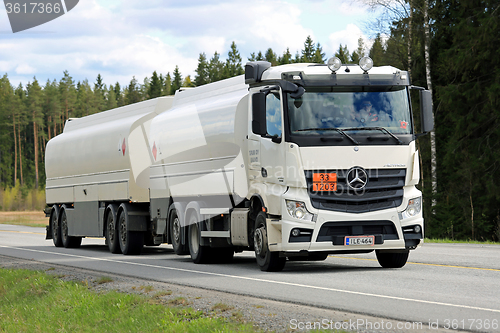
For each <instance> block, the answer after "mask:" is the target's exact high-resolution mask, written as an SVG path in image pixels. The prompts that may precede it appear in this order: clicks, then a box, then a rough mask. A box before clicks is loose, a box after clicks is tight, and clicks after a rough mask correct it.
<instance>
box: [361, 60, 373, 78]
mask: <svg viewBox="0 0 500 333" xmlns="http://www.w3.org/2000/svg"><path fill="white" fill-rule="evenodd" d="M359 67H361V69H362V70H363V71H364V72H365V74H366V73H368V71H369V70H370V69H372V67H373V60H372V58H370V57H363V58H361V59H359Z"/></svg>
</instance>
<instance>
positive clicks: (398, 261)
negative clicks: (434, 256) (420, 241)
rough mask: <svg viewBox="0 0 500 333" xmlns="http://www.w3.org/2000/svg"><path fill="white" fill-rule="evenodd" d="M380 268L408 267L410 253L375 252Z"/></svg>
mask: <svg viewBox="0 0 500 333" xmlns="http://www.w3.org/2000/svg"><path fill="white" fill-rule="evenodd" d="M375 253H376V255H377V260H378V263H379V264H380V266H382V267H384V268H401V267H403V266H404V265H406V261H407V260H408V255H409V251H406V252H380V251H376V252H375Z"/></svg>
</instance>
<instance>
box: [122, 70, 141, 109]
mask: <svg viewBox="0 0 500 333" xmlns="http://www.w3.org/2000/svg"><path fill="white" fill-rule="evenodd" d="M140 101H141V93H140V90H139V86H138V84H137V80H136V78H135V76H133V77H132V80H130V83H129V85H128V87H127V88H126V89H125V104H126V105H129V104H133V103H137V102H140Z"/></svg>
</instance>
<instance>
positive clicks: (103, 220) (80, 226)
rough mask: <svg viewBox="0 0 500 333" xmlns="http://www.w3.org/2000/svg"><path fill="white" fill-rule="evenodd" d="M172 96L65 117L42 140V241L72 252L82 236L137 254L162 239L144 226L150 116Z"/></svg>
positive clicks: (165, 106) (146, 220)
mask: <svg viewBox="0 0 500 333" xmlns="http://www.w3.org/2000/svg"><path fill="white" fill-rule="evenodd" d="M172 101H173V97H159V98H156V99H152V100H148V101H144V102H140V103H137V104H133V105H128V106H124V107H120V108H117V109H113V110H109V111H105V112H101V113H97V114H93V115H90V116H86V117H83V118H78V119H69V120H68V121H67V122H66V124H65V126H64V130H63V133H61V134H60V135H58V136H56V137H54V138H53V139H51V140H50V141H49V142H48V143H47V147H46V155H45V170H46V176H47V183H46V202H47V206H48V207H47V208H46V210H45V213H46V215H48V216H50V223H49V225H48V226H47V239H52V240H53V242H54V245H55V246H57V247H60V246H64V247H78V246H80V243H81V240H82V237H87V236H89V237H90V236H92V237H106V243H107V245H108V246H109V249H110V251H111V252H113V253H119V252H122V253H124V254H133V253H139V252H140V251H141V249H142V246H143V244H144V243H146V245H155V244H160V243H161V242H163V238H162V237H161V235H160V236H157V235H156V234H154V231H155V230H153V229H151V228H152V226H151V225H150V223H149V222H150V221H149V190H148V187H149V186H148V182H149V174H148V173H149V163H150V158H149V156H148V152H149V149H148V148H147V144H148V139H147V133H148V130H149V124H150V122H151V119H152V118H153V117H154V116H156V115H158V114H160V113H161V112H164V111H165V110H167V109H169V108H170V106H171V105H172Z"/></svg>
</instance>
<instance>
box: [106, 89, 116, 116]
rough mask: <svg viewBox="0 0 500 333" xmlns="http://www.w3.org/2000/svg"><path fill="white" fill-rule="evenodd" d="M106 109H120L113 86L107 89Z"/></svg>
mask: <svg viewBox="0 0 500 333" xmlns="http://www.w3.org/2000/svg"><path fill="white" fill-rule="evenodd" d="M105 93H106V108H105V110H111V109H114V108H116V107H118V103H117V101H116V95H115V90H114V88H113V85H110V86H109V89H106V92H105Z"/></svg>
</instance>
